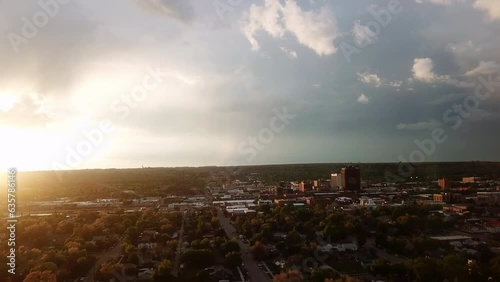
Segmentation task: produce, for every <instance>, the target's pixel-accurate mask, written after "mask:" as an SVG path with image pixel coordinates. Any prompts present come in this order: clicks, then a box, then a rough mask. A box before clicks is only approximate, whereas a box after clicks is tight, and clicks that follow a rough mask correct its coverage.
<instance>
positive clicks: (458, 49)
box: [446, 40, 481, 56]
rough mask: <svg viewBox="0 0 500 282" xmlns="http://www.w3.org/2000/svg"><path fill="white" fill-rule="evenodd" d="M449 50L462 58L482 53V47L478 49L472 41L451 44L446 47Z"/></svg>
mask: <svg viewBox="0 0 500 282" xmlns="http://www.w3.org/2000/svg"><path fill="white" fill-rule="evenodd" d="M446 49H447V50H450V51H451V52H452V53H453V55H456V56H461V55H464V54H470V53H477V52H479V51H481V48H480V47H476V46H475V45H474V43H472V41H470V40H469V41H466V42H461V43H449V44H448V45H447V46H446Z"/></svg>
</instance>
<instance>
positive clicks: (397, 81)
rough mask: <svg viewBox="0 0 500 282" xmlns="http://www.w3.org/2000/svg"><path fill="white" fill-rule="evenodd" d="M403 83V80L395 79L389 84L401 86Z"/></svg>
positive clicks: (396, 86)
mask: <svg viewBox="0 0 500 282" xmlns="http://www.w3.org/2000/svg"><path fill="white" fill-rule="evenodd" d="M402 85H403V81H401V80H394V81H391V82H389V86H391V87H394V88H399V87H401V86H402Z"/></svg>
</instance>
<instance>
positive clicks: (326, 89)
mask: <svg viewBox="0 0 500 282" xmlns="http://www.w3.org/2000/svg"><path fill="white" fill-rule="evenodd" d="M57 1H58V2H56V0H40V1H9V0H0V31H1V32H0V33H1V35H2V36H1V39H0V67H1V74H0V136H1V137H2V138H1V139H0V146H1V147H0V168H2V169H4V168H7V167H11V166H16V167H18V168H19V169H22V170H39V169H83V168H108V167H141V166H203V165H225V164H241V165H248V164H269V163H309V162H398V161H399V160H401V158H403V159H406V160H408V159H409V158H412V160H413V161H420V159H421V158H422V156H423V157H424V159H423V160H425V161H453V160H497V161H499V160H500V149H499V148H498V132H499V127H500V126H499V125H500V113H499V109H500V101H499V97H498V96H499V93H500V90H499V89H500V84H499V83H495V81H500V79H499V76H498V73H499V71H500V65H499V64H500V53H499V52H498V46H499V44H500V36H499V35H500V2H498V1H493V0H411V1H401V2H402V3H399V2H398V1H396V0H391V1H388V0H383V1H382V0H381V1H379V0H362V1H341V0H323V1H321V0H308V1H299V0H287V1H284V0H281V1H279V0H258V1H238V0H215V1H212V0H209V1H194V0H191V1H189V0H108V1H99V0H57ZM436 130H437V131H438V132H437V133H436ZM433 132H434V133H433ZM438 133H441V134H438ZM436 134H437V135H439V136H440V138H441V139H440V140H439V141H440V143H435V142H434V141H432V142H433V144H434V145H435V146H434V145H433V144H430V143H429V142H427V143H426V142H424V141H423V140H425V139H429V140H431V139H432V137H433V135H436ZM443 136H444V137H443ZM438 139H439V138H438ZM415 140H417V141H422V142H423V143H424V144H427V147H426V148H427V149H425V148H424V149H419V147H418V145H416V143H422V142H415ZM419 150H420V152H424V153H425V154H423V153H418V152H416V151H419ZM426 150H427V152H425V151H426Z"/></svg>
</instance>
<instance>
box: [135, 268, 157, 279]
mask: <svg viewBox="0 0 500 282" xmlns="http://www.w3.org/2000/svg"><path fill="white" fill-rule="evenodd" d="M154 275H155V271H154V269H153V268H141V269H139V272H138V273H137V278H138V279H139V280H140V281H141V280H144V281H151V279H153V277H154Z"/></svg>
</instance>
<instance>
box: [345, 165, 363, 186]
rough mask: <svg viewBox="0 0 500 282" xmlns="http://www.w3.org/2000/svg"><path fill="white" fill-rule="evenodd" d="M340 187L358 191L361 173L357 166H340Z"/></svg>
mask: <svg viewBox="0 0 500 282" xmlns="http://www.w3.org/2000/svg"><path fill="white" fill-rule="evenodd" d="M341 175H342V189H344V190H350V191H358V190H360V189H361V174H360V171H359V168H358V167H353V166H348V167H344V168H342V171H341Z"/></svg>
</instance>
